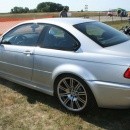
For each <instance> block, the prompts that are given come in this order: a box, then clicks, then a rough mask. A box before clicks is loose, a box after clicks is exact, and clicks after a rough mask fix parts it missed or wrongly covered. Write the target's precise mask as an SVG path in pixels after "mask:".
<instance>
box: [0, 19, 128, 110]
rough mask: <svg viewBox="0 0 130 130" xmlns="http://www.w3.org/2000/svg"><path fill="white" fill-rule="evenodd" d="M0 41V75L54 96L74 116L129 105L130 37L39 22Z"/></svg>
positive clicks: (87, 25)
mask: <svg viewBox="0 0 130 130" xmlns="http://www.w3.org/2000/svg"><path fill="white" fill-rule="evenodd" d="M0 43H1V45H0V76H1V77H3V78H6V79H8V80H11V81H13V82H16V83H18V84H21V85H24V86H27V87H29V88H32V89H35V90H38V91H41V92H43V93H46V94H49V95H56V96H57V98H58V99H59V101H60V103H61V104H62V105H63V106H64V107H65V108H66V109H68V110H70V111H72V112H81V111H84V110H87V109H88V108H91V106H93V105H94V104H96V105H97V106H98V107H104V108H129V107H130V38H128V36H127V35H125V34H123V33H121V32H119V31H118V30H116V29H114V28H112V27H110V26H108V25H105V24H103V23H100V22H97V21H93V20H89V19H80V18H52V19H51V18H50V19H38V20H32V21H27V22H24V23H21V24H19V25H17V26H15V27H14V28H12V29H10V30H9V31H8V32H6V33H5V34H3V35H2V36H1V39H0ZM43 98H44V97H43Z"/></svg>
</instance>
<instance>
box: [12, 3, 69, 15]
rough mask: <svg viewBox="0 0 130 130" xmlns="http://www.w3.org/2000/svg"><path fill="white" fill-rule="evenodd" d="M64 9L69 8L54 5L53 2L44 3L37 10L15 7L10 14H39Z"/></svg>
mask: <svg viewBox="0 0 130 130" xmlns="http://www.w3.org/2000/svg"><path fill="white" fill-rule="evenodd" d="M64 7H67V8H68V9H69V7H68V6H63V5H61V4H57V3H53V2H42V3H39V4H38V5H37V7H36V8H35V9H29V8H28V7H25V8H23V7H17V6H15V7H13V8H12V9H11V11H10V13H37V12H59V11H61V10H62V9H63V8H64Z"/></svg>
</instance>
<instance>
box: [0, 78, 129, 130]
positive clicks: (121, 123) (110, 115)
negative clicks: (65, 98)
mask: <svg viewBox="0 0 130 130" xmlns="http://www.w3.org/2000/svg"><path fill="white" fill-rule="evenodd" d="M0 84H1V85H4V86H6V87H8V88H10V89H12V90H14V91H16V92H18V93H20V94H22V95H24V96H26V97H27V101H28V103H30V104H35V103H36V102H40V103H43V104H46V105H48V106H50V107H52V108H54V109H58V110H60V111H62V112H65V113H68V114H71V115H74V116H75V115H78V116H79V117H81V118H82V119H83V120H84V121H86V122H88V123H91V124H93V125H96V126H98V127H100V128H103V129H107V130H130V109H101V108H97V109H95V108H91V110H90V111H89V112H86V113H77V114H75V113H72V112H69V111H67V110H65V109H64V108H63V107H62V106H61V105H60V104H59V103H58V101H57V99H56V98H55V97H53V96H49V95H46V94H44V93H41V92H38V91H35V90H32V89H29V88H27V87H24V86H21V85H18V84H15V83H13V82H10V81H7V80H5V79H2V78H0Z"/></svg>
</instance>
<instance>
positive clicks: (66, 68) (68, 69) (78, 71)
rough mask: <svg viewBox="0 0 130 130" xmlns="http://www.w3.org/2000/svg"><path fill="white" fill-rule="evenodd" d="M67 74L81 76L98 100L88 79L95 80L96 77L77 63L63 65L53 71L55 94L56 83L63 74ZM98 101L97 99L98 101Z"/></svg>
mask: <svg viewBox="0 0 130 130" xmlns="http://www.w3.org/2000/svg"><path fill="white" fill-rule="evenodd" d="M66 75H74V76H76V77H78V78H80V79H81V80H82V81H83V82H84V83H85V84H86V87H88V89H90V91H91V93H92V95H93V97H94V100H95V101H96V98H95V94H94V92H93V89H92V88H91V85H90V84H89V83H88V82H87V80H95V77H94V76H93V75H92V74H91V73H90V72H89V71H88V70H87V69H85V68H83V67H81V66H77V65H62V66H60V67H58V68H56V69H55V70H54V71H53V73H52V80H53V90H54V95H55V93H56V83H57V81H58V80H59V78H60V77H61V76H66ZM96 103H97V101H96Z"/></svg>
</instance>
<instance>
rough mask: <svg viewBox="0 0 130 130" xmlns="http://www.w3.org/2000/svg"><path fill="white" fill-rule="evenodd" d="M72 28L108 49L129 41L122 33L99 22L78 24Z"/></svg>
mask: <svg viewBox="0 0 130 130" xmlns="http://www.w3.org/2000/svg"><path fill="white" fill-rule="evenodd" d="M74 27H75V28H76V29H78V30H79V31H80V32H82V33H83V34H85V35H86V36H88V37H89V38H91V39H92V40H93V41H95V42H96V43H97V44H99V45H100V46H102V47H109V46H113V45H117V44H120V43H123V42H126V41H128V40H130V38H129V37H128V36H127V35H125V34H124V33H122V32H120V31H118V30H116V29H114V28H112V27H110V26H108V25H106V24H104V23H101V22H86V23H80V24H76V25H74Z"/></svg>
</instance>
